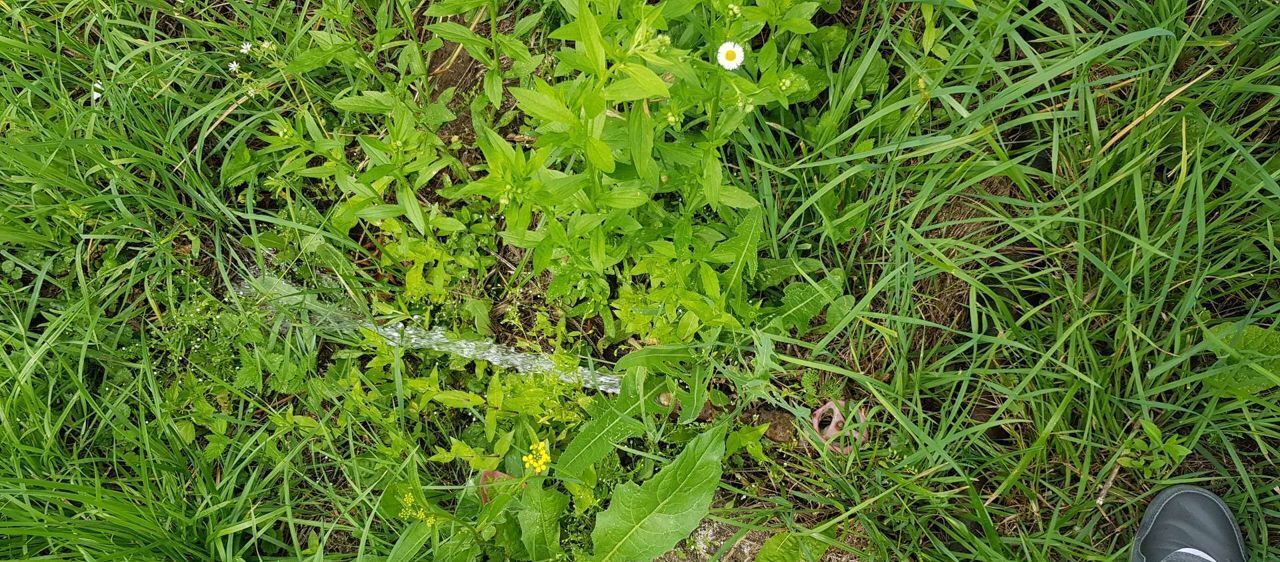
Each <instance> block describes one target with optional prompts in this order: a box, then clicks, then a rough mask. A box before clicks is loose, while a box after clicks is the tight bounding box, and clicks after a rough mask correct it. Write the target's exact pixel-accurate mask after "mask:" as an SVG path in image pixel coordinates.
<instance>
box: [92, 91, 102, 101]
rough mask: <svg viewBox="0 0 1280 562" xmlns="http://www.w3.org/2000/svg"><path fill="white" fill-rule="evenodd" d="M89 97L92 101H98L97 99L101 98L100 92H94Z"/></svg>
mask: <svg viewBox="0 0 1280 562" xmlns="http://www.w3.org/2000/svg"><path fill="white" fill-rule="evenodd" d="M90 97H92V98H93V101H98V100H99V99H101V98H102V92H94V93H93V95H92V96H90Z"/></svg>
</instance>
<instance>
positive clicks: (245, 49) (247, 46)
mask: <svg viewBox="0 0 1280 562" xmlns="http://www.w3.org/2000/svg"><path fill="white" fill-rule="evenodd" d="M252 50H253V44H252V43H249V42H247V41H246V42H244V43H241V44H240V54H243V55H247V54H249V51H252Z"/></svg>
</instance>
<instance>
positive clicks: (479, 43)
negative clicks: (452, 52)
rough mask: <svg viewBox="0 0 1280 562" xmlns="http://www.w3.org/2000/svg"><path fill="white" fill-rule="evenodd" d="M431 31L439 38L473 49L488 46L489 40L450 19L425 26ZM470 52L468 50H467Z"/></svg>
mask: <svg viewBox="0 0 1280 562" xmlns="http://www.w3.org/2000/svg"><path fill="white" fill-rule="evenodd" d="M427 29H429V30H431V32H432V33H435V34H436V35H438V36H440V38H441V39H444V40H446V41H452V42H454V43H457V44H459V45H462V46H465V47H471V48H473V49H486V48H488V47H489V40H488V39H485V38H483V37H481V36H479V35H477V34H476V32H474V31H471V29H470V28H468V27H466V26H464V25H461V24H457V23H454V22H451V21H446V22H440V23H433V24H431V25H428V26H427ZM468 52H470V50H468Z"/></svg>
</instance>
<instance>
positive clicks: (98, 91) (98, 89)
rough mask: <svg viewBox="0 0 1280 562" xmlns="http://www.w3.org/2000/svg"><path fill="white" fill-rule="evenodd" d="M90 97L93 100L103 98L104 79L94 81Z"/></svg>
mask: <svg viewBox="0 0 1280 562" xmlns="http://www.w3.org/2000/svg"><path fill="white" fill-rule="evenodd" d="M89 97H90V98H91V99H92V100H93V101H98V100H100V99H102V81H101V80H95V81H94V82H93V93H91V94H89Z"/></svg>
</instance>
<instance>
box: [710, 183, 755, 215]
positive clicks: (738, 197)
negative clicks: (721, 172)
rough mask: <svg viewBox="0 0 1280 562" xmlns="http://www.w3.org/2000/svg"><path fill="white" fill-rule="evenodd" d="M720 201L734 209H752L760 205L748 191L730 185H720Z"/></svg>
mask: <svg viewBox="0 0 1280 562" xmlns="http://www.w3.org/2000/svg"><path fill="white" fill-rule="evenodd" d="M720 202H721V203H724V204H725V205H728V206H730V207H733V208H735V209H752V208H755V207H759V206H760V202H759V201H756V198H755V197H752V196H751V194H750V193H747V192H746V191H743V190H741V189H738V188H737V187H734V186H732V185H722V186H720Z"/></svg>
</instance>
